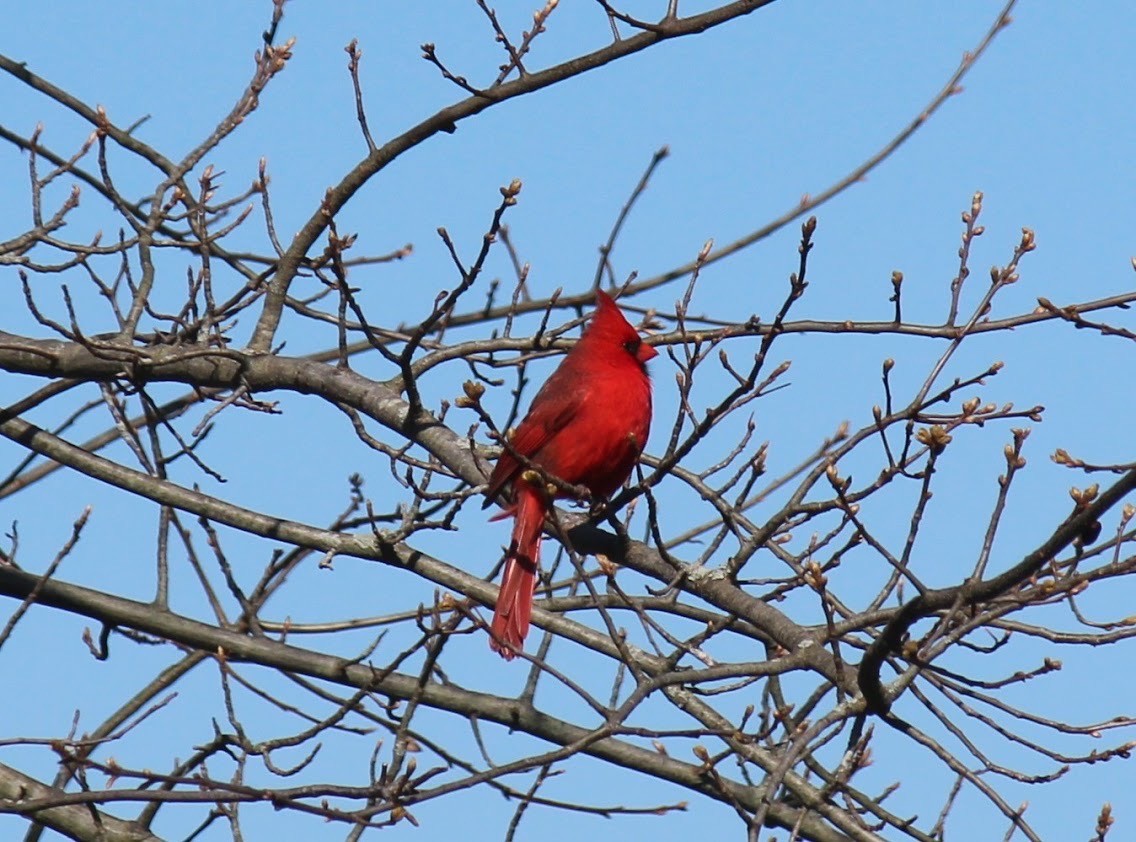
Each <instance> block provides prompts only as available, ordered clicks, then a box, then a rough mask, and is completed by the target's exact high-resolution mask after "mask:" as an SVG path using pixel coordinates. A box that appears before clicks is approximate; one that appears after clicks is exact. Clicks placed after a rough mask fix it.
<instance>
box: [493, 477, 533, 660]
mask: <svg viewBox="0 0 1136 842" xmlns="http://www.w3.org/2000/svg"><path fill="white" fill-rule="evenodd" d="M515 493H516V500H515V501H514V503H513V505H512V506H511V507H510V508H509V509H507V510H506V511H505V512H504V513H503V514H502V515H501V517H508V516H509V515H510V514H511V515H513V518H514V520H513V539H512V541H510V543H509V551H508V552H507V553H506V554H505V574H504V576H502V578H501V591H500V593H499V594H498V595H497V608H496V610H495V611H494V612H493V624H492V626H490V634H491V636H490V638H489V647H490V648H491V649H492V650H493V651H494V652H496V653H497V654H499V655H500V656H501V657H502V658H504V659H505V660H506V661H511V660H513V657H514V656H515V655H516V653H517V652H519V651H520V650H521V647H522V646H523V645H524V642H525V636H526V635H527V634H528V633H529V619H530V618H531V617H532V604H533V590H534V589H535V588H536V571H537V568H538V567H539V565H540V538H541V528H542V526H543V525H544V514H545V506H546V503H545V498H544V496H543V495H542V494H541V492H540V491H539V490H538V489H537V488H535V487H533V486H532V485H530V484H529V483H527V482H518V483H517V484H516V489H515Z"/></svg>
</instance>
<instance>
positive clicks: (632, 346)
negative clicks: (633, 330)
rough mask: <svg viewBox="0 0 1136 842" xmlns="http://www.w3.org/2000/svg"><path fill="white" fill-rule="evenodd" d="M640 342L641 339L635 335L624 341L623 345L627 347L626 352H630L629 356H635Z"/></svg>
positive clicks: (641, 342)
mask: <svg viewBox="0 0 1136 842" xmlns="http://www.w3.org/2000/svg"><path fill="white" fill-rule="evenodd" d="M642 344H643V341H642V340H641V339H639V338H638V337H636V338H635V339H628V340H627V341H626V342H624V343H623V347H624V348H625V349H627V353H629V354H631V356H635V355H636V354H638V353H639V346H640V345H642Z"/></svg>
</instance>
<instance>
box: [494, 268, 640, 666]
mask: <svg viewBox="0 0 1136 842" xmlns="http://www.w3.org/2000/svg"><path fill="white" fill-rule="evenodd" d="M658 353H659V352H658V351H656V350H655V349H654V348H652V347H651V346H650V345H645V344H643V340H642V339H641V338H640V336H639V333H638V332H637V331H636V330H635V328H634V327H632V326H631V324H630V323H628V321H627V319H625V318H624V317H623V314H622V313H621V312H620V311H619V308H618V307H617V306H616V305H615V301H614V300H613V299H612V297H611V296H610V295H608V294H607V293H606V292H604V291H603V290H596V311H595V313H593V314H592V321H591V323H590V324H589V325H588V327H587V329H586V330H585V331H584V335H583V336H582V337H581V338H580V341H579V342H577V343H576V344H575V346H573V348H572V350H570V351H569V352H568V354H567V355H566V356H565V357H564V359H563V360H562V361H561V363H560V365H559V367H557V369H556V371H554V372H553V373H552V376H551V377H549V378H548V382H546V383H545V384H544V386H542V387H541V389H540V391H539V392H537V393H536V397H535V398H533V402H532V406H531V407H530V408H529V412H528V415H526V416H525V418H524V420H523V421H522V422H521V424H520V426H519V427H517V430H516V432H515V433H514V434H513V435H512V436H511V437H510V439H509V444H510V447H511V448H512V450H511V451H510V449H509V448H506V449H505V451H504V452H503V453H502V454H501V457H500V458H499V459H498V460H497V464H496V466H495V467H494V468H493V473H492V474H491V475H490V477H489V487H488V488H487V489H486V492H485V493H486V496H487V498H488V499H487V500H486V501H485V505H486V506H488V505H489V504H490V503H491V502H492V501H493V500H495V499H496V498H497V496H498V495H499V494H500V493H501V491H502V489H503V488H504V487H505V485H506V484H508V483H510V482H511V483H512V484H513V502H512V504H511V505H509V506H508V507H506V509H505V511H504V512H502V513H501V514H500V515H498V516H497V517H496V518H494V520H498V519H500V518H504V517H508V516H509V515H512V516H513V518H514V522H513V538H512V540H511V541H510V543H509V549H508V551H507V552H506V553H505V575H504V576H503V577H502V580H501V592H500V593H499V594H498V596H497V609H496V611H494V613H493V625H492V626H491V627H490V633H491V635H492V637H491V638H490V640H489V646H490V648H491V649H493V650H494V651H495V652H497V653H498V654H500V655H501V657H503V658H504V659H505V660H507V661H511V660H512V659H513V657H514V655H516V653H517V652H518V651H520V649H521V647H522V645H523V644H524V642H525V635H527V634H528V631H529V618H530V617H531V616H532V603H533V590H534V589H535V588H536V572H537V568H538V566H539V564H540V539H541V531H542V529H543V527H544V516H545V513H546V512H547V511H548V508H549V506H550V505H552V497H557V496H562V495H561V494H560V493H557V492H556V490H555V488H549V487H548V483H546V482H545V481H544V480H542V479H541V478H539V477H538V476H536V475H535V474H536V471H533V470H531V469H526V466H525V464H524V463H523V462H522V461H520V460H519V459H517V457H516V456H515V455H514V453H517V454H520V455H521V456H523V457H524V458H525V459H527V460H529V462H530V463H531V464H532V465H534V466H537V467H539V468H540V469H541V470H542V471H544V472H545V473H546V474H548V475H550V476H554V477H556V478H557V479H559V480H561V481H562V482H564V483H567V484H568V485H582V486H584V487H585V488H587V489H588V491H590V492H591V494H592V496H593V497H596V498H605V497H608V496H610V495H611V493H612V492H613V491H615V490H616V489H617V488H619V486H621V485H623V483H624V482H625V481H626V480H627V477H629V476H630V475H631V469H632V468H633V467H635V463H636V462H637V461H638V459H639V454H640V453H642V452H643V446H644V445H645V444H646V443H647V434H648V432H650V429H651V381H650V379H649V377H648V376H647V360H649V359H651V358H652V357H655V356H658ZM550 491H551V492H552V493H551V494H550V493H549V492H550Z"/></svg>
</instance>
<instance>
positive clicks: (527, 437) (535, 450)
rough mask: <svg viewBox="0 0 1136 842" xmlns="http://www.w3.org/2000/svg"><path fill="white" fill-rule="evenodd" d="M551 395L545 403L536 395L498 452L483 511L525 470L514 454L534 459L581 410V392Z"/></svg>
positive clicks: (572, 391)
mask: <svg viewBox="0 0 1136 842" xmlns="http://www.w3.org/2000/svg"><path fill="white" fill-rule="evenodd" d="M549 382H551V380H550V381H549ZM546 385H547V384H546ZM542 391H543V390H542ZM553 394H555V398H551V399H548V400H541V395H540V394H538V395H537V397H536V399H535V400H534V401H533V406H532V409H530V410H529V414H528V415H526V416H525V419H524V420H523V421H522V422H521V425H520V426H519V427H518V428H517V431H516V432H515V433H514V434H513V435H512V437H511V438H510V439H509V447H508V448H506V449H505V450H503V451H502V452H501V457H500V458H499V459H498V460H497V464H496V465H494V466H493V473H492V474H490V475H489V486H488V487H487V488H486V489H485V502H484V503H483V504H482V508H485V507H487V506H488V505H489V504H490V503H492V502H493V501H494V500H496V499H497V495H498V494H500V493H501V489H502V488H504V487H505V485H506V484H508V483H510V482H512V481H513V480H514V479H516V477H517V474H519V473H520V472H521V469H522V468H523V467H524V464H523V463H522V462H521V461H520V460H519V459H517V457H516V456H514V455H513V454H514V453H519V454H520V455H521V456H523V457H525V458H526V459H534V460H536V459H537V458H538V456H539V454H540V451H541V450H542V449H543V448H544V447H545V446H546V445H547V444H548V443H549V442H550V441H552V439H554V438H555V437H556V435H557V434H558V433H559V432H560V431H561V430H563V429H564V428H565V427H566V426H568V423H569V422H570V421H571V420H572V419H573V418H575V417H576V415H577V413H578V411H579V408H580V402H581V398H582V394H581V392H580V391H579V390H575V389H573V390H571V391H567V392H564V391H561V392H554V393H553Z"/></svg>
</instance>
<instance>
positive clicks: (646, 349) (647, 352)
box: [635, 342, 659, 363]
mask: <svg viewBox="0 0 1136 842" xmlns="http://www.w3.org/2000/svg"><path fill="white" fill-rule="evenodd" d="M657 356H659V352H658V351H656V350H655V349H654V348H653V347H651V346H650V345H648V344H647V343H646V342H643V343H642V344H640V345H639V350H638V351H637V352H636V354H635V359H637V360H639V362H641V363H645V362H647V360H653V359H654V358H655V357H657Z"/></svg>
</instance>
